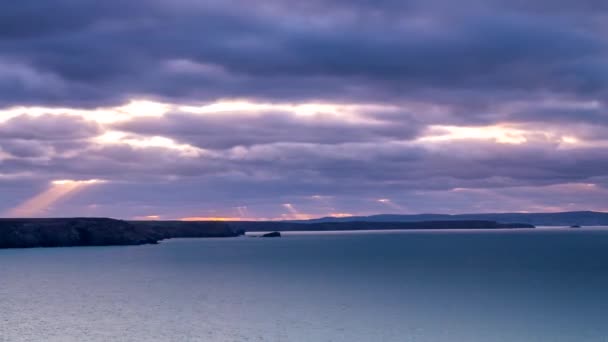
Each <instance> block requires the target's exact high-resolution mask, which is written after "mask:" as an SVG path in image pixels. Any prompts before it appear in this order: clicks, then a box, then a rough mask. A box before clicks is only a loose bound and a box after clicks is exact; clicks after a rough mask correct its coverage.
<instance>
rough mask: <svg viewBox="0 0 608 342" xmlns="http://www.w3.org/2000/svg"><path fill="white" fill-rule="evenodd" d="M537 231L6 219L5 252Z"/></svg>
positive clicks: (2, 228) (435, 225) (491, 225)
mask: <svg viewBox="0 0 608 342" xmlns="http://www.w3.org/2000/svg"><path fill="white" fill-rule="evenodd" d="M501 228H534V226H533V225H530V224H520V223H498V222H495V221H425V222H362V221H361V222H319V223H309V224H304V223H294V222H274V221H272V222H211V221H200V222H199V221H197V222H185V221H123V220H115V219H109V218H41V219H10V218H7V219H0V248H29V247H69V246H111V245H141V244H155V243H158V242H159V241H161V240H164V239H170V238H215V237H236V236H239V235H242V234H244V233H245V232H248V231H250V232H261V231H273V232H275V231H276V232H281V231H304V230H308V231H328V230H341V231H344V230H368V229H375V230H385V229H501Z"/></svg>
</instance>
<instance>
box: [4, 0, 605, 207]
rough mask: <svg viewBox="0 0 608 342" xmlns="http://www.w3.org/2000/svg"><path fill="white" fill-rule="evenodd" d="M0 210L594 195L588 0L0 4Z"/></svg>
mask: <svg viewBox="0 0 608 342" xmlns="http://www.w3.org/2000/svg"><path fill="white" fill-rule="evenodd" d="M0 22H1V23H2V25H0V213H1V214H2V215H5V216H9V215H21V216H64V215H83V216H85V215H86V216H89V215H95V216H113V217H124V218H133V217H138V218H145V217H154V218H184V217H190V218H193V217H194V218H196V217H199V218H205V217H207V218H209V217H230V218H243V219H244V218H304V217H309V216H324V215H337V216H342V215H349V214H353V215H362V214H372V213H381V212H392V213H394V212H403V213H416V212H447V213H458V212H489V211H555V210H577V209H593V210H608V207H606V204H605V203H604V201H602V199H603V198H605V196H606V195H608V173H606V170H608V138H606V136H605V132H606V129H607V128H608V112H607V103H608V100H607V99H608V62H606V61H607V60H608V40H607V39H606V33H607V32H608V24H606V23H608V6H606V3H605V2H604V1H593V0H586V1H571V0H560V1H548V0H536V1H517V0H515V1H502V0H490V1H477V0H467V1H460V2H458V3H454V2H451V1H439V0H433V1H420V0H411V1H390V0H385V1H364V0H361V1H340V0H334V1H328V0H315V1H305V2H296V1H278V0H266V1H240V0H233V1H215V0H209V1H190V0H171V1H169V0H144V1H117V0H108V1H93V0H81V1H72V0H47V1H44V2H39V1H32V0H23V1H18V2H7V3H6V4H2V5H0Z"/></svg>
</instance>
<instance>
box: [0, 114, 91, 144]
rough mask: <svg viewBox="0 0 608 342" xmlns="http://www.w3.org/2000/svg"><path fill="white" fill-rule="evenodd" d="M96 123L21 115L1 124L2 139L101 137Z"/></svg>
mask: <svg viewBox="0 0 608 342" xmlns="http://www.w3.org/2000/svg"><path fill="white" fill-rule="evenodd" d="M100 132H101V128H100V127H99V125H98V124H97V123H96V122H94V121H87V120H85V119H83V118H82V117H78V116H71V115H42V116H30V115H27V114H24V115H19V116H16V117H14V118H11V119H9V120H7V121H6V122H3V123H2V124H0V139H22V140H42V141H46V140H76V139H85V138H91V137H94V136H97V135H99V134H100Z"/></svg>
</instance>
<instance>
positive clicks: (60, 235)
mask: <svg viewBox="0 0 608 342" xmlns="http://www.w3.org/2000/svg"><path fill="white" fill-rule="evenodd" d="M237 235H238V234H237V233H236V232H235V231H234V230H232V228H231V227H230V226H228V225H227V224H225V223H221V222H172V221H165V222H160V221H159V222H138V221H131V222H127V221H122V220H114V219H109V218H52V219H0V248H28V247H70V246H114V245H117V246H120V245H142V244H154V243H158V241H160V240H163V239H170V238H177V237H233V236H237Z"/></svg>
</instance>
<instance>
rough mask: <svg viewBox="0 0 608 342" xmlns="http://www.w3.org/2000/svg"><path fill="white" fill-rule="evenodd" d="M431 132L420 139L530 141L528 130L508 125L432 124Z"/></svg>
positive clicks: (505, 142)
mask: <svg viewBox="0 0 608 342" xmlns="http://www.w3.org/2000/svg"><path fill="white" fill-rule="evenodd" d="M429 132H430V134H429V135H427V136H424V137H422V138H420V139H418V141H422V142H435V141H450V140H461V139H479V140H494V141H496V142H497V143H501V144H523V143H525V142H527V141H528V139H527V138H526V131H524V130H520V129H516V128H511V127H506V126H500V125H498V126H484V127H460V126H441V125H434V126H430V130H429Z"/></svg>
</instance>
